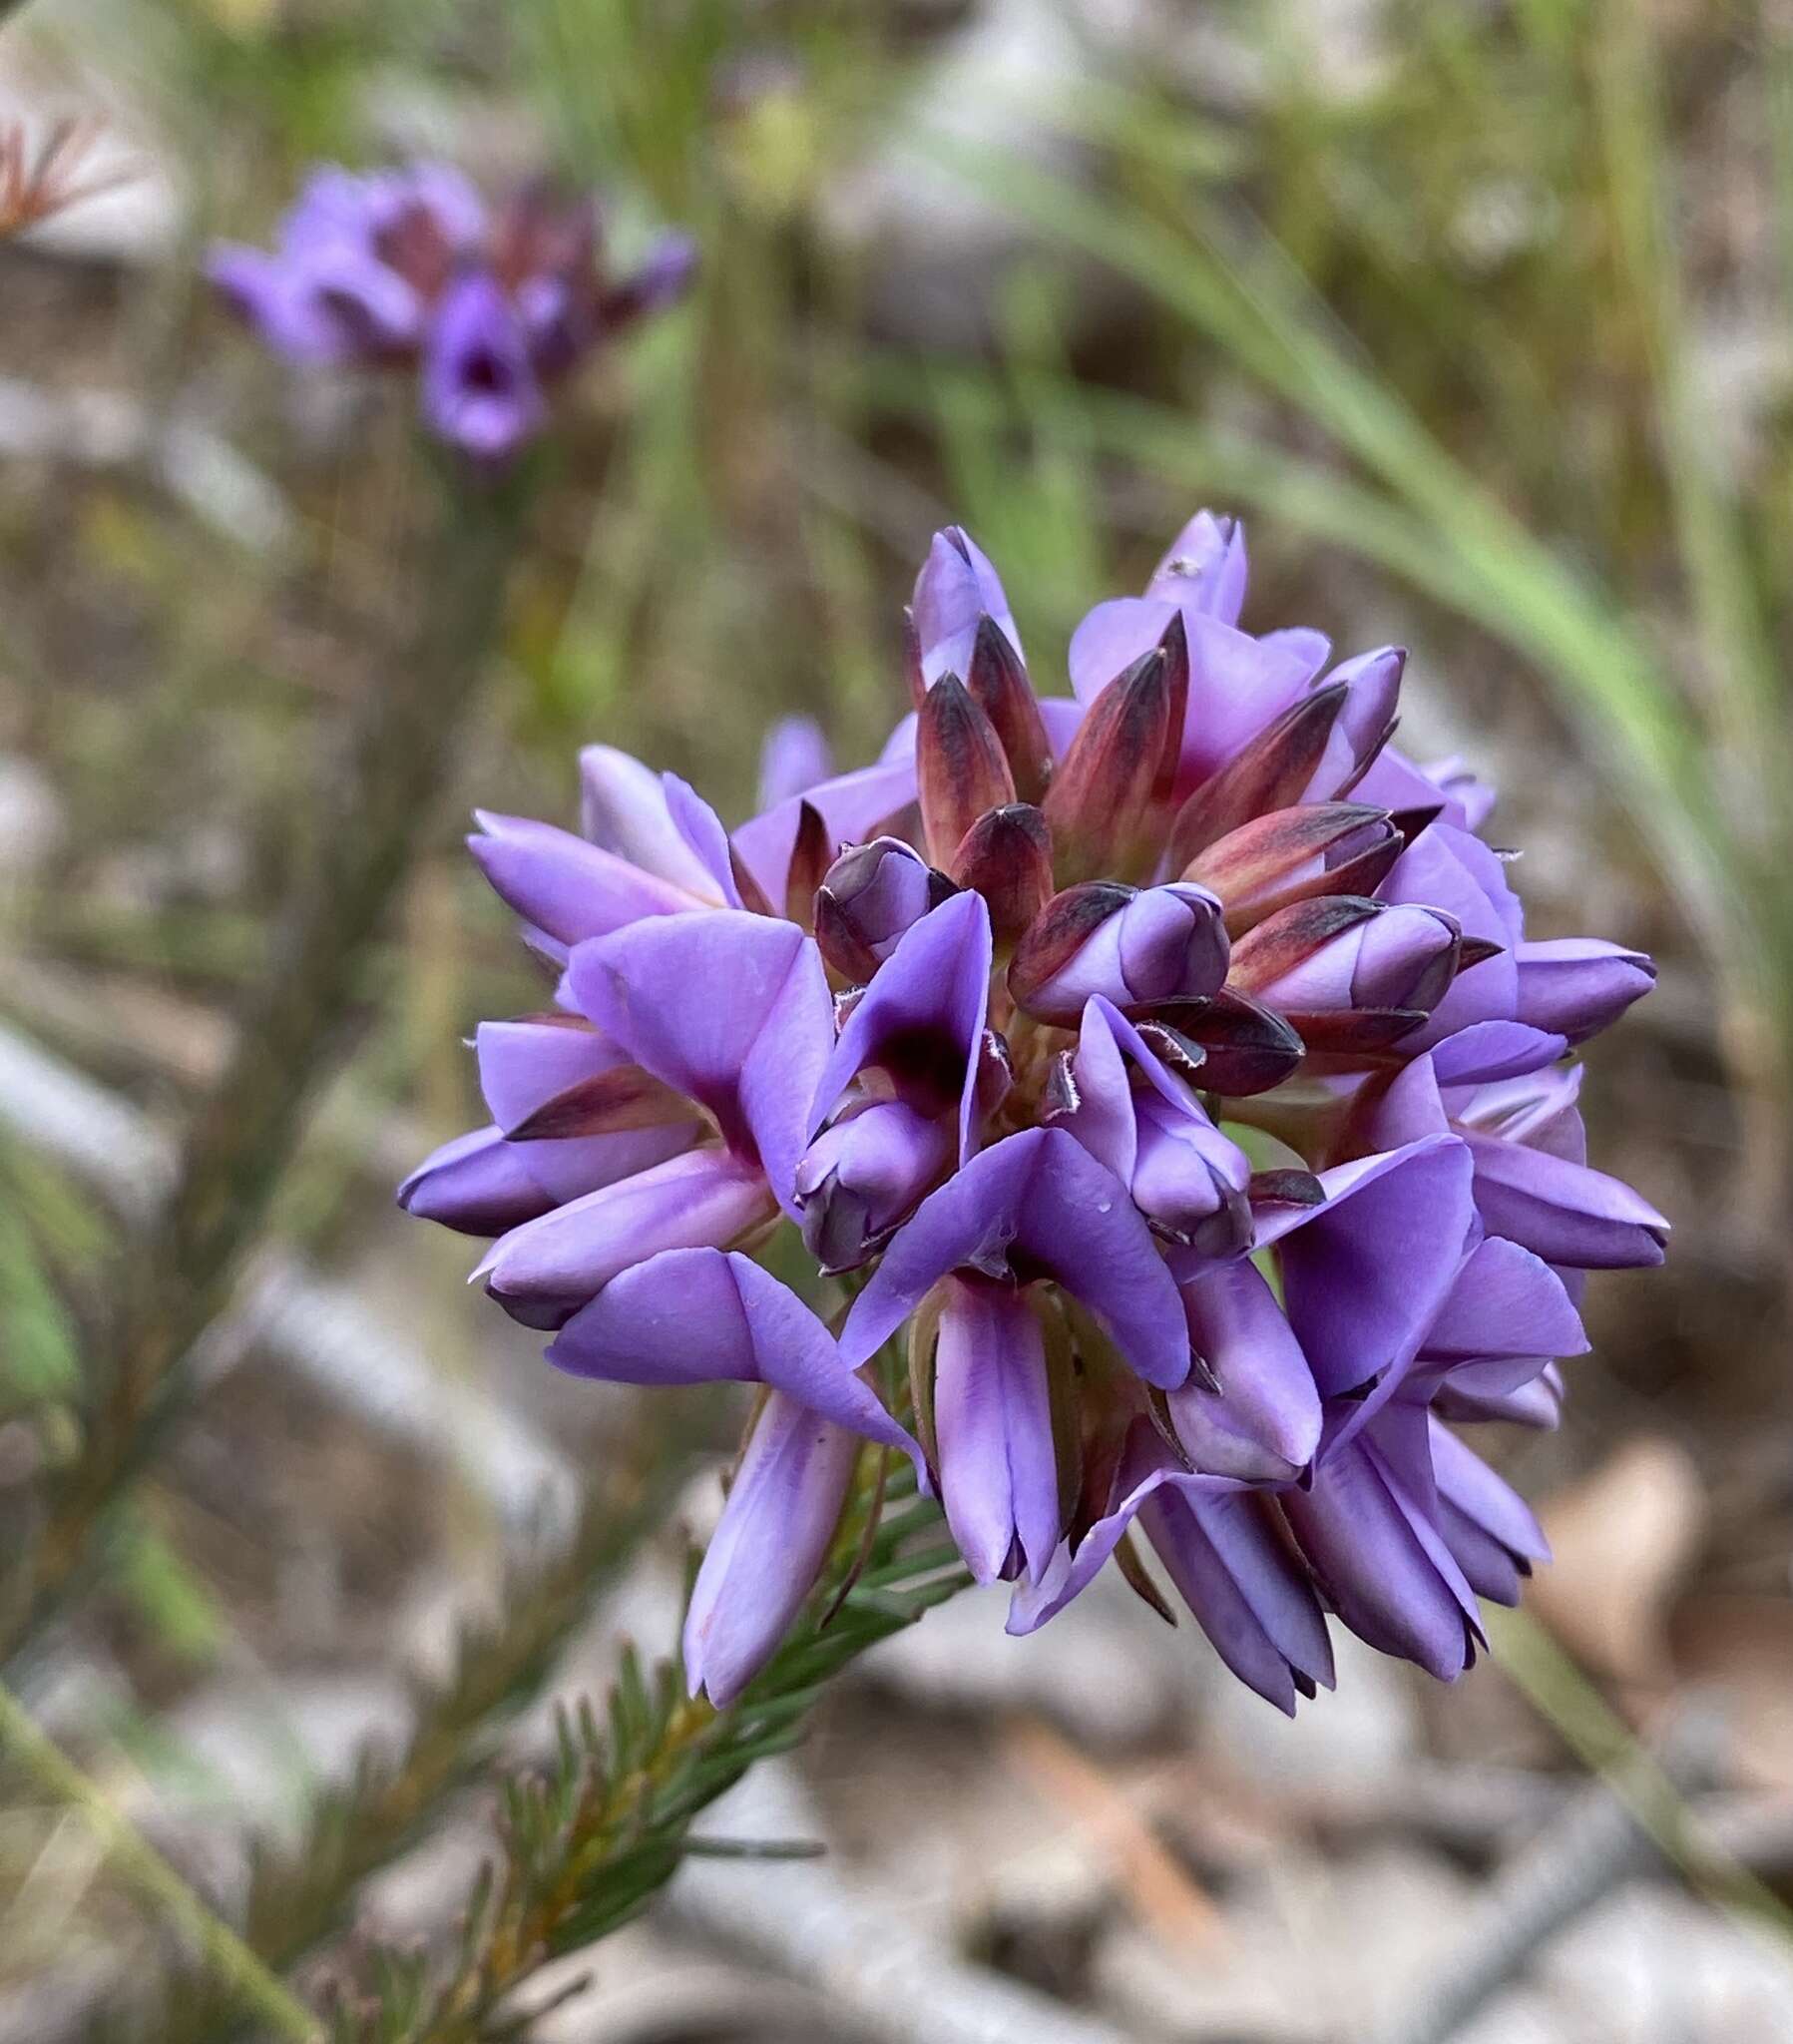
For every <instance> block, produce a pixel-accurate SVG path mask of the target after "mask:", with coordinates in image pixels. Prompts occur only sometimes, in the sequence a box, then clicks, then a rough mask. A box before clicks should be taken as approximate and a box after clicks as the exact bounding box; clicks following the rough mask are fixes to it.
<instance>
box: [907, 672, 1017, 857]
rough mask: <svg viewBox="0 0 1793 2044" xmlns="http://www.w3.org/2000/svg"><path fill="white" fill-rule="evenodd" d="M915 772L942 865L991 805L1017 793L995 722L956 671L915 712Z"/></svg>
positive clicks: (927, 830) (926, 825)
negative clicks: (958, 677)
mask: <svg viewBox="0 0 1793 2044" xmlns="http://www.w3.org/2000/svg"><path fill="white" fill-rule="evenodd" d="M915 772H916V780H917V782H918V793H919V797H920V801H921V820H922V830H923V833H924V834H925V836H926V838H927V844H928V856H929V858H930V859H932V860H933V862H934V864H935V865H937V866H940V867H942V868H943V869H944V868H945V867H946V866H947V865H948V864H950V863H951V860H952V856H953V853H954V852H955V851H957V850H958V848H959V844H960V841H961V840H962V839H963V837H964V835H965V833H966V831H968V830H969V829H970V828H971V826H972V825H973V824H974V823H975V822H976V821H977V820H978V818H979V817H980V816H981V815H983V814H984V812H985V811H986V810H987V809H997V808H1001V807H1002V806H1003V805H1004V804H1005V803H1006V802H1012V801H1014V799H1015V778H1014V775H1013V774H1012V773H1011V772H1010V771H1009V762H1008V759H1007V757H1006V756H1005V755H1004V752H1003V748H1002V741H1001V740H1000V739H999V738H998V737H997V735H996V727H995V726H994V725H993V724H992V723H991V722H990V720H989V718H988V717H986V716H985V715H984V712H983V711H982V709H980V708H979V706H978V704H977V703H976V702H974V701H973V699H972V697H971V695H970V693H969V691H967V689H966V688H965V686H964V684H963V683H962V682H960V681H959V680H958V679H957V678H956V677H955V676H953V675H943V676H942V677H941V679H940V680H939V681H938V682H936V683H935V684H934V686H933V687H932V688H931V689H930V690H929V691H928V693H927V695H926V697H925V698H924V699H923V702H922V706H921V709H920V710H919V711H918V712H917V713H916V727H915Z"/></svg>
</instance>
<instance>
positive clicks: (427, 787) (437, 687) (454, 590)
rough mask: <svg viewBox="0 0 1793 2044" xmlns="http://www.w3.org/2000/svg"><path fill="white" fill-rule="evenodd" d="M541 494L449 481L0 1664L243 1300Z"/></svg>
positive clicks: (66, 1588)
mask: <svg viewBox="0 0 1793 2044" xmlns="http://www.w3.org/2000/svg"><path fill="white" fill-rule="evenodd" d="M526 498H527V492H526V490H525V489H524V488H523V486H522V485H521V483H520V482H518V481H516V480H513V481H512V482H511V483H510V484H508V485H507V486H505V487H503V488H499V487H487V486H485V485H483V484H481V483H480V482H479V481H478V480H477V479H474V480H470V481H467V482H466V483H465V484H463V485H462V486H457V487H451V488H450V489H449V490H448V491H447V492H446V501H445V504H444V510H443V517H442V524H441V528H440V532H439V537H438V540H437V543H436V547H435V551H434V558H433V559H432V561H431V563H430V565H429V573H428V576H427V580H426V582H425V584H424V587H423V590H422V606H421V607H422V611H423V616H422V621H421V624H420V627H419V630H418V633H417V636H416V639H415V641H414V643H413V644H412V645H411V646H410V647H409V648H407V649H406V650H405V651H404V652H403V653H402V655H400V657H399V658H397V659H396V660H395V661H394V662H393V663H392V666H391V667H390V668H389V669H388V671H386V672H385V673H383V674H382V675H381V676H380V677H379V678H378V681H377V682H376V684H375V685H373V686H371V687H369V688H367V689H366V690H365V691H364V693H363V695H362V697H361V700H360V703H359V705H358V707H357V711H356V714H355V716H354V719H353V722H352V725H351V728H350V731H349V733H348V735H347V743H346V746H345V747H344V751H343V757H342V758H341V759H340V761H339V762H338V763H337V764H336V766H335V767H334V770H332V771H330V772H328V773H326V774H325V775H324V776H323V778H322V783H321V785H320V787H319V788H318V790H317V798H316V804H315V811H314V822H315V825H316V827H315V829H314V830H313V832H312V833H311V841H310V850H309V855H308V856H307V857H306V858H305V860H304V861H303V862H302V864H301V867H300V870H299V872H298V874H297V877H296V879H295V881H294V884H293V886H292V888H291V890H290V892H289V894H288V896H287V899H286V901H285V904H284V906H283V908H282V909H281V911H280V913H279V915H278V917H277V919H276V922H275V927H274V931H273V938H272V943H271V946H270V950H269V956H268V963H267V966H266V970H265V971H264V972H263V973H262V974H261V976H260V977H259V978H258V979H257V980H256V981H255V982H254V984H253V985H252V987H251V989H250V991H249V993H248V996H247V999H246V1000H245V1002H244V1003H243V1005H242V1007H241V1008H240V1010H239V1012H238V1014H237V1016H236V1031H235V1039H234V1042H235V1048H234V1050H233V1052H232V1055H231V1058H230V1061H229V1063H228V1064H227V1066H226V1067H225V1069H224V1073H223V1075H222V1077H221V1078H220V1080H219V1082H218V1084H217V1085H216V1086H215V1087H214V1089H213V1090H212V1092H211V1094H210V1095H209V1096H208V1098H207V1099H206V1101H205V1102H204V1103H203V1104H202V1106H201V1108H200V1110H199V1112H198V1114H197V1115H196V1117H195V1119H194V1122H193V1124H192V1126H191V1128H190V1129H189V1131H188V1135H187V1139H186V1142H185V1144H184V1146H183V1151H182V1157H181V1164H180V1169H179V1172H178V1174H177V1178H176V1183H175V1189H174V1192H173V1194H172V1195H171V1197H170V1198H169V1200H168V1202H167V1204H166V1206H165V1207H164V1209H163V1211H162V1213H161V1215H160V1216H159V1217H158V1219H157V1221H156V1222H155V1223H154V1224H153V1225H152V1226H151V1227H150V1228H149V1229H147V1230H146V1231H144V1233H143V1234H142V1235H141V1236H140V1237H139V1238H138V1239H137V1240H136V1241H135V1242H134V1243H133V1244H132V1245H131V1246H130V1248H129V1249H128V1250H127V1251H126V1253H125V1255H124V1258H123V1260H122V1262H123V1268H122V1269H121V1271H120V1272H119V1274H118V1278H117V1282H116V1284H115V1286H114V1288H113V1303H112V1306H111V1312H110V1319H109V1322H108V1323H107V1324H106V1325H104V1326H103V1327H102V1328H101V1330H100V1338H99V1340H98V1341H97V1343H96V1344H95V1347H96V1352H97V1353H100V1354H102V1355H104V1356H105V1357H106V1361H107V1367H106V1374H105V1379H104V1382H103V1385H102V1387H101V1389H100V1391H99V1394H98V1396H97V1398H96V1400H95V1403H94V1406H93V1408H92V1410H91V1412H90V1413H89V1415H88V1426H87V1433H86V1437H85V1439H84V1441H83V1444H82V1448H81V1452H80V1453H79V1455H78V1456H77V1457H76V1459H75V1460H74V1462H73V1463H72V1464H71V1465H70V1466H69V1467H68V1468H66V1469H65V1470H64V1471H63V1472H62V1474H61V1476H60V1477H59V1479H58V1481H57V1483H56V1486H55V1488H54V1489H53V1491H52V1493H51V1496H50V1499H49V1504H48V1510H47V1514H46V1519H45V1523H44V1526H43V1529H42V1532H41V1534H40V1536H39V1538H38V1540H37V1542H36V1544H35V1546H34V1547H33V1548H32V1550H31V1552H30V1553H29V1555H28V1556H27V1559H26V1563H25V1567H24V1569H23V1570H22V1571H21V1576H22V1581H21V1582H20V1584H19V1585H18V1587H17V1589H16V1590H15V1591H14V1593H13V1595H12V1596H11V1597H10V1599H9V1602H8V1608H7V1610H6V1611H4V1612H0V1665H11V1663H12V1662H13V1661H14V1660H15V1658H16V1656H17V1655H18V1653H19V1651H20V1650H21V1649H22V1648H23V1647H24V1646H25V1645H26V1644H27V1643H29V1642H30V1641H31V1640H32V1639H33V1638H34V1637H35V1635H36V1634H37V1633H38V1632H39V1631H40V1629H41V1628H42V1626H43V1625H44V1623H45V1622H46V1621H47V1620H48V1619H50V1618H51V1617H52V1616H54V1615H55V1613H56V1612H57V1611H59V1610H60V1609H61V1608H62V1607H63V1606H64V1604H65V1603H66V1602H67V1601H68V1599H69V1597H70V1596H71V1595H72V1594H73V1592H74V1591H75V1590H76V1589H77V1588H78V1587H79V1584H80V1583H81V1581H83V1580H84V1579H85V1577H86V1575H87V1573H88V1571H89V1569H90V1567H91V1566H92V1564H93V1562H94V1561H95V1560H96V1558H97V1557H98V1555H99V1553H100V1551H101V1542H100V1540H99V1538H98V1536H99V1535H100V1534H101V1533H102V1532H105V1531H107V1530H109V1529H110V1528H111V1526H112V1524H113V1522H114V1520H115V1517H116V1512H117V1507H118V1505H119V1503H120V1502H121V1500H122V1499H123V1498H124V1496H125V1495H126V1493H127V1492H128V1490H129V1487H130V1484H131V1482H132V1480H133V1478H134V1477H135V1475H136V1473H137V1471H138V1470H139V1469H140V1468H141V1466H142V1464H143V1462H144V1460H145V1459H146V1457H147V1454H148V1452H149V1450H150V1448H151V1446H152V1445H153V1443H154V1441H155V1439H156V1438H157V1437H158V1436H159V1435H160V1432H161V1430H162V1425H163V1423H164V1422H165V1421H166V1419H167V1417H168V1416H169V1414H170V1412H171V1410H172V1409H173V1407H174V1406H175V1405H176V1404H177V1403H178V1402H179V1393H180V1391H181V1389H182V1388H183V1380H184V1377H185V1374H186V1373H185V1371H184V1369H183V1367H182V1366H183V1364H184V1363H185V1361H186V1359H187V1357H188V1355H189V1354H190V1353H191V1351H192V1349H193V1346H194V1344H195V1342H196V1341H197V1340H198V1338H199V1336H200V1335H201V1334H202V1333H203V1332H204V1331H205V1329H206V1328H207V1327H208V1326H209V1325H210V1324H211V1323H212V1321H213V1320H214V1319H215V1318H216V1317H217V1316H218V1314H219V1313H220V1311H221V1310H222V1309H223V1308H224V1305H225V1304H226V1303H227V1301H228V1298H229V1295H230V1291H231V1287H232V1285H233V1283H234V1281H235V1278H236V1275H237V1272H238V1270H239V1269H240V1266H241V1263H242V1260H243V1258H244V1256H245V1254H246V1253H247V1251H248V1250H249V1249H250V1248H251V1247H252V1245H253V1243H254V1241H255V1239H256V1236H257V1234H258V1233H259V1230H260V1227H261V1224H262V1222H263V1220H264V1218H265V1216H266V1212H267V1208H268V1204H269V1202H270V1200H271V1198H272V1196H273V1192H274V1189H275V1187H276V1185H277V1184H278V1182H279V1178H280V1175H281V1173H282V1171H283V1170H284V1168H285V1165H286V1163H287V1161H288V1159H289V1158H290V1155H291V1153H292V1150H293V1148H294V1146H295V1144H296V1142H297V1140H298V1136H299V1133H300V1131H301V1129H302V1126H303V1118H304V1114H305V1110H306V1108H307V1107H308V1105H309V1103H310V1101H311V1099H312V1097H313V1095H314V1093H315V1091H316V1088H317V1086H318V1084H319V1082H320V1081H321V1080H322V1079H323V1077H324V1076H325V1075H326V1074H327V1073H328V1071H329V1070H330V1068H331V1065H332V1062H333V1059H334V1056H335V1053H336V1050H337V1048H338V1046H339V1044H340V1041H341V1038H342V1035H343V1031H344V1025H345V1022H346V1021H347V1019H348V1018H349V1016H350V1014H351V1013H352V1011H353V1009H354V1006H355V1002H354V995H355V989H356V984H357V980H358V977H359V974H360V971H361V966H362V960H363V955H364V953H365V951H366V948H367V945H368V944H369V942H370V941H371V939H372V938H373V937H374V936H375V935H376V934H377V932H378V931H379V929H380V926H381V924H382V922H383V921H384V919H385V917H386V914H387V911H388V910H389V908H390V907H391V905H392V902H393V900H394V898H395V897H396V895H397V894H398V892H399V889H400V887H401V885H402V883H403V881H404V878H405V875H406V873H407V872H408V870H409V868H410V865H411V861H412V859H413V856H414V855H415V852H416V850H417V848H418V846H419V844H420V843H421V842H423V841H424V840H425V839H426V837H427V835H428V832H429V830H430V828H431V827H432V824H433V821H434V815H435V807H436V797H437V795H438V794H439V792H440V790H441V788H442V785H443V783H444V782H445V780H446V779H447V778H448V777H449V774H450V772H451V771H452V767H453V760H454V747H455V743H456V740H457V738H458V736H459V734H460V731H461V728H462V725H463V722H464V719H465V716H466V713H467V711H468V709H469V707H470V706H471V704H472V702H473V701H474V698H475V694H476V691H477V688H478V684H479V682H480V680H481V678H482V676H483V674H484V672H485V669H486V665H487V656H488V653H489V651H490V649H491V645H492V642H493V639H494V636H495V634H496V632H497V630H498V627H499V623H500V619H501V614H502V606H503V590H504V582H505V576H506V570H507V568H508V566H509V563H510V560H511V558H512V555H513V553H514V551H515V548H516V544H517V537H518V533H519V530H520V527H521V521H522V512H523V508H524V504H525V501H526ZM9 1587H10V1586H9Z"/></svg>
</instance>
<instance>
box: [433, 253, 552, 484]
mask: <svg viewBox="0 0 1793 2044" xmlns="http://www.w3.org/2000/svg"><path fill="white" fill-rule="evenodd" d="M547 409H548V408H547V403H546V400H545V399H544V398H543V395H542V386H541V384H540V382H539V381H538V380H537V377H536V370H535V365H534V363H533V362H532V361H531V359H530V352H529V336H528V335H527V334H526V333H525V331H524V329H523V323H522V321H521V320H520V319H519V318H518V316H517V311H516V308H515V307H514V306H513V305H512V303H511V301H510V299H509V298H508V297H506V295H505V293H504V292H503V291H502V290H501V289H500V288H499V286H498V284H497V282H496V281H495V280H494V279H493V278H492V277H491V276H489V275H487V274H486V273H484V272H483V271H481V270H470V271H468V272H467V274H466V275H464V276H462V277H459V278H457V279H456V281H455V282H454V283H452V284H450V285H449V287H448V289H447V291H446V292H445V293H444V294H443V297H442V302H441V304H440V305H439V306H438V307H437V308H436V316H435V319H434V321H433V322H432V324H431V327H430V330H429V333H428V335H427V337H426V339H425V342H424V355H423V415H424V417H425V419H426V420H427V421H428V423H429V426H430V429H431V431H432V432H434V433H435V434H437V436H438V437H439V438H441V439H443V440H446V441H447V442H448V443H449V444H450V445H451V446H454V447H459V448H460V449H461V450H462V451H463V452H464V453H467V454H470V455H471V456H472V457H473V458H474V459H475V460H476V461H482V462H500V461H504V460H506V459H507V458H508V457H509V456H510V455H512V454H514V453H515V452H516V451H517V449H518V448H519V447H520V446H521V445H522V444H523V442H524V441H525V440H527V439H529V438H530V437H531V435H532V434H534V433H535V432H536V431H537V430H538V429H539V428H540V426H541V424H542V421H543V420H544V419H545V418H546V416H547Z"/></svg>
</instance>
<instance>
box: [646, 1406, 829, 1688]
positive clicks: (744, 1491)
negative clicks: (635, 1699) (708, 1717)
mask: <svg viewBox="0 0 1793 2044" xmlns="http://www.w3.org/2000/svg"><path fill="white" fill-rule="evenodd" d="M859 1452H860V1443H859V1439H858V1436H857V1435H855V1434H852V1433H849V1432H848V1431H847V1430H846V1429H845V1428H844V1427H840V1426H836V1425H835V1424H834V1423H833V1422H832V1421H831V1420H827V1419H824V1418H822V1417H821V1416H820V1415H819V1414H817V1413H815V1412H812V1411H810V1410H809V1409H808V1408H807V1407H806V1406H803V1405H800V1404H798V1403H797V1402H796V1401H795V1400H794V1399H792V1398H787V1397H785V1396H784V1395H783V1393H781V1392H778V1391H774V1392H772V1393H771V1395H770V1396H769V1397H768V1398H767V1400H766V1402H765V1406H764V1408H763V1410H762V1411H761V1412H760V1414H759V1417H758V1419H757V1420H756V1421H755V1422H754V1427H753V1436H752V1439H751V1440H749V1441H748V1443H747V1450H746V1453H745V1454H744V1455H743V1456H742V1457H741V1465H740V1468H739V1470H738V1471H737V1472H736V1475H735V1479H734V1483H733V1486H732V1488H731V1489H730V1490H729V1492H728V1502H727V1503H726V1504H725V1505H724V1506H723V1507H722V1516H721V1519H720V1520H719V1521H718V1522H717V1525H716V1530H715V1532H714V1534H713V1535H712V1536H711V1538H710V1543H709V1547H708V1549H707V1551H706V1552H705V1554H704V1556H703V1562H702V1566H701V1567H700V1568H699V1569H698V1571H697V1579H696V1581H695V1583H693V1584H692V1586H691V1600H690V1604H689V1606H688V1607H687V1609H686V1611H685V1619H684V1642H683V1645H684V1672H685V1681H686V1683H687V1684H688V1686H689V1688H690V1692H691V1694H692V1696H698V1695H704V1694H706V1695H707V1696H708V1698H709V1700H710V1702H711V1703H712V1704H714V1705H715V1706H716V1707H717V1709H725V1708H726V1707H727V1706H728V1705H729V1704H731V1703H732V1702H733V1701H734V1699H735V1698H736V1697H737V1696H738V1695H739V1694H740V1692H741V1691H742V1690H743V1689H745V1688H746V1686H747V1684H748V1683H749V1682H750V1681H751V1680H752V1679H753V1677H754V1676H755V1675H757V1674H758V1672H759V1670H760V1669H761V1668H762V1667H763V1666H764V1665H765V1663H766V1662H767V1661H769V1660H770V1659H771V1657H772V1655H773V1653H774V1652H775V1651H776V1649H777V1646H778V1643H779V1641H780V1640H781V1639H783V1637H784V1635H785V1633H786V1631H787V1630H788V1629H789V1626H790V1623H791V1621H792V1620H793V1619H794V1618H795V1617H796V1615H797V1613H798V1612H799V1611H800V1610H801V1609H802V1606H803V1600H804V1598H806V1597H807V1596H808V1595H809V1592H810V1590H811V1589H812V1588H814V1586H815V1580H816V1577H817V1576H818V1575H819V1574H820V1573H821V1567H822V1563H823V1562H824V1561H825V1560H826V1559H827V1554H828V1546H829V1543H830V1541H832V1539H833V1537H834V1529H835V1527H836V1526H837V1525H838V1524H839V1522H840V1515H841V1511H842V1508H843V1507H844V1506H845V1504H846V1499H847V1489H848V1486H849V1485H850V1484H851V1482H852V1480H853V1471H854V1469H855V1467H856V1466H857V1464H858V1460H859Z"/></svg>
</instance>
